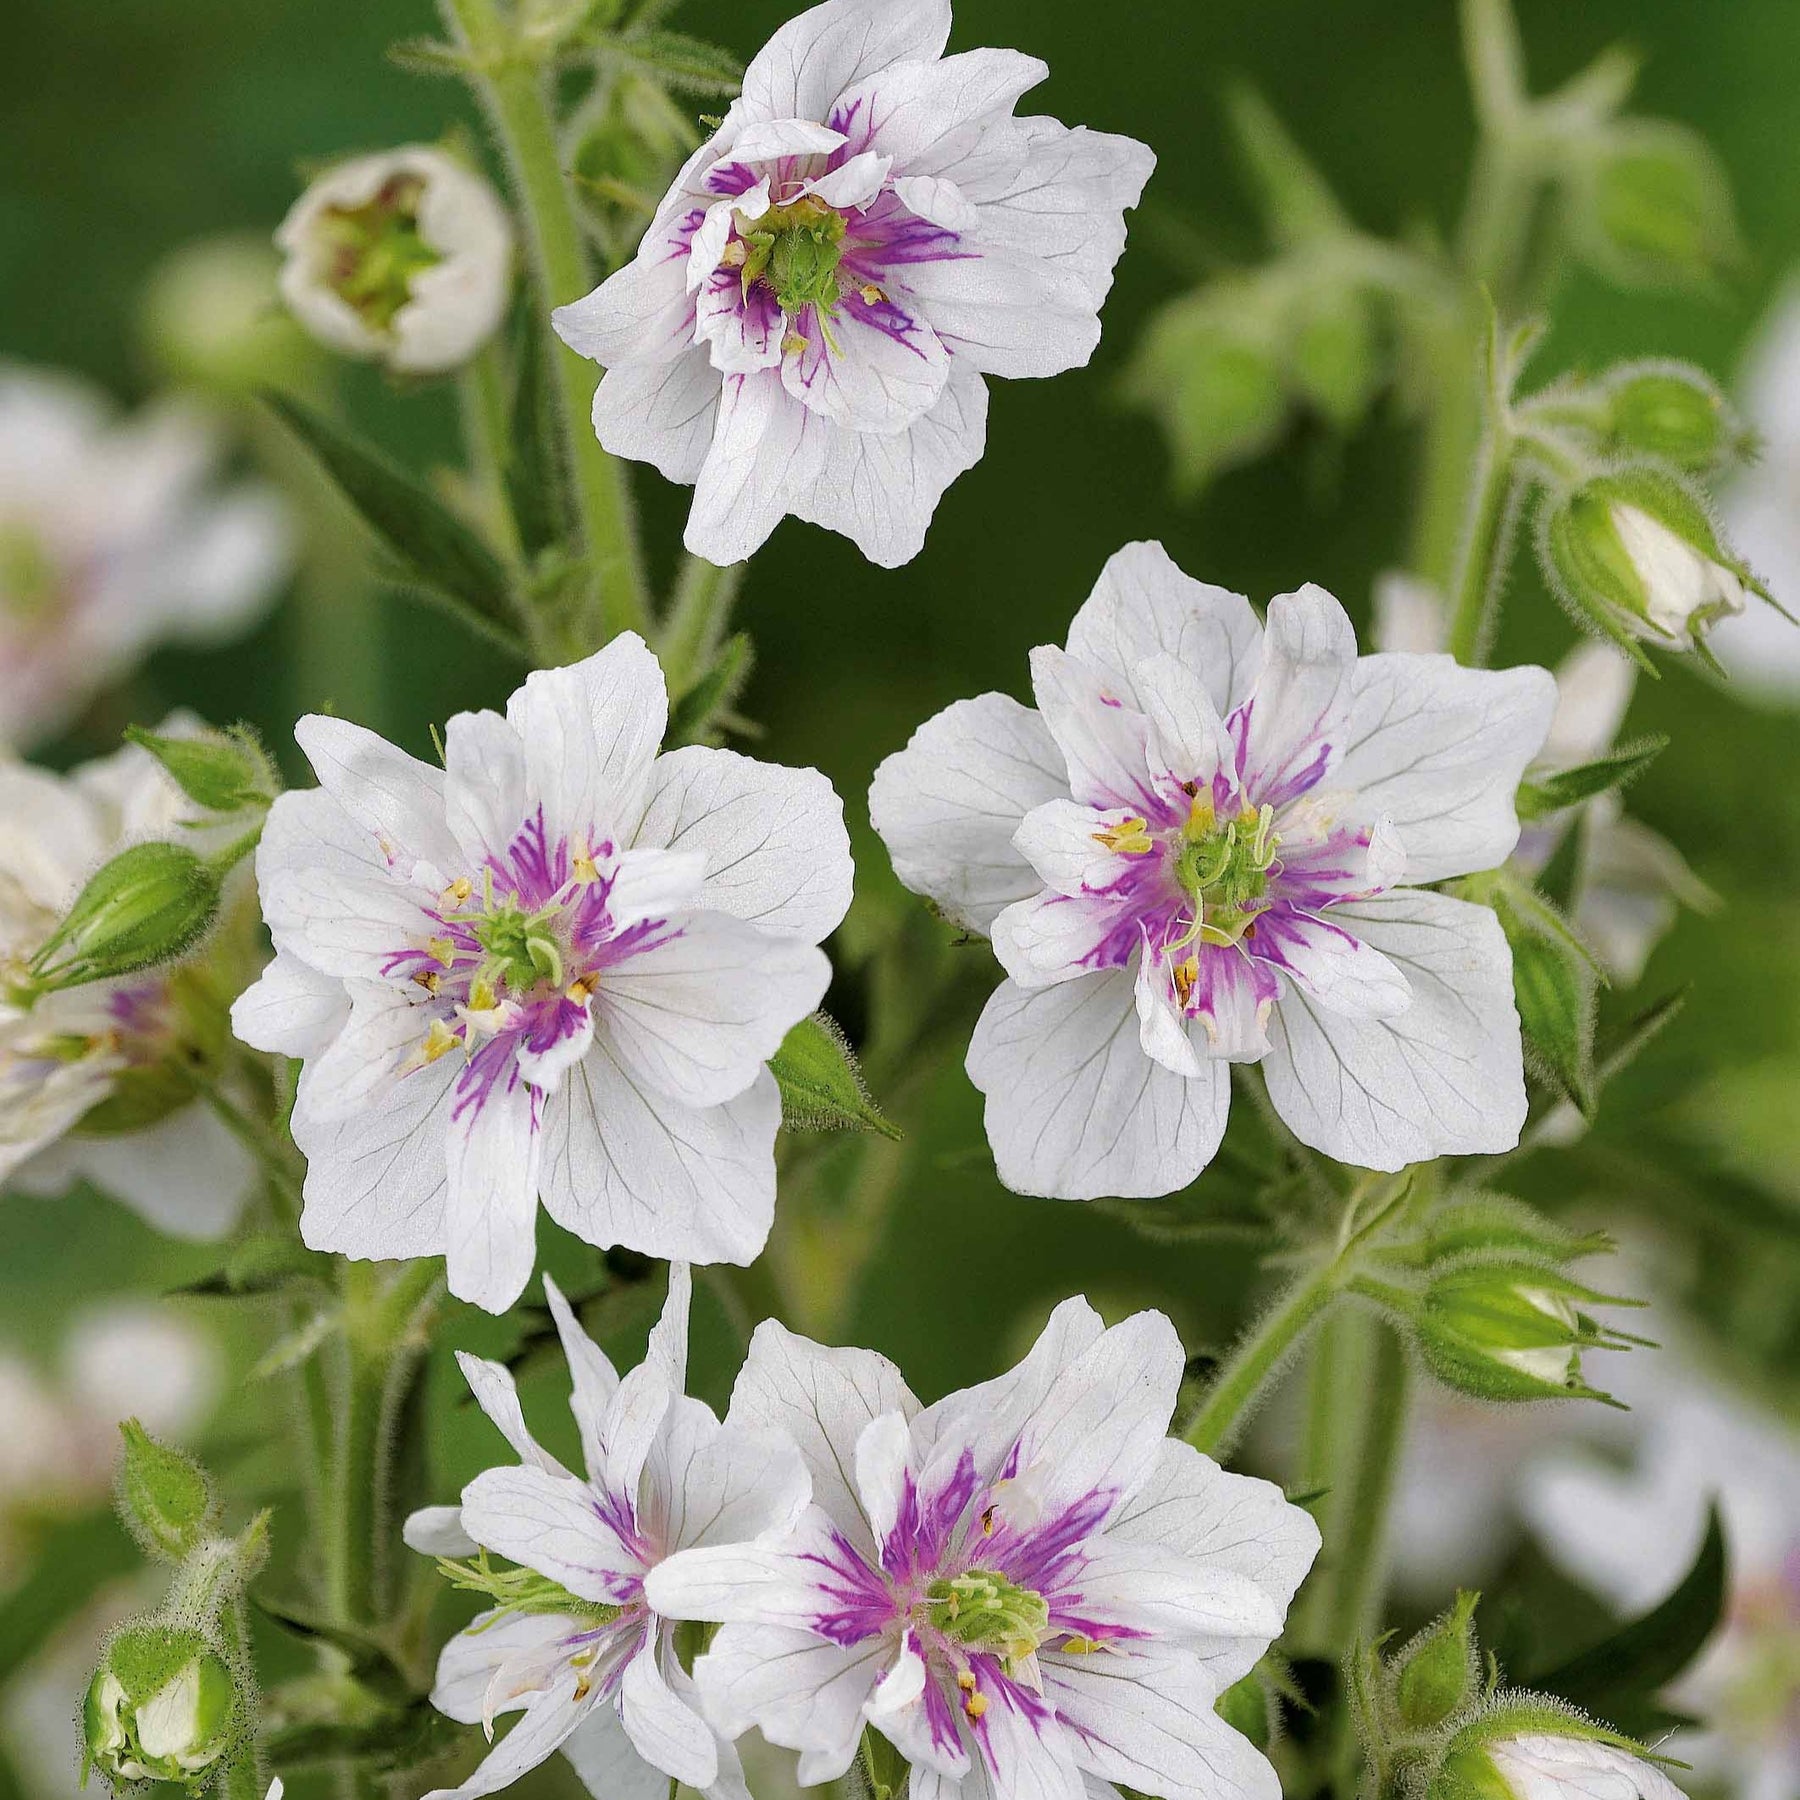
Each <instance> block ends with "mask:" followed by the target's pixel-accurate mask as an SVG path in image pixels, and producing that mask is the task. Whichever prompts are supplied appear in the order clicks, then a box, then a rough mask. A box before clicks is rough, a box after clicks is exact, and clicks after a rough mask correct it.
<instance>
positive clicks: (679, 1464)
mask: <svg viewBox="0 0 1800 1800" xmlns="http://www.w3.org/2000/svg"><path fill="white" fill-rule="evenodd" d="M544 1290H545V1294H546V1297H547V1298H548V1300H549V1302H550V1309H551V1312H552V1313H553V1314H554V1315H555V1318H556V1326H557V1330H558V1332H559V1333H560V1334H561V1337H562V1341H563V1348H564V1351H565V1352H566V1354H567V1356H568V1359H569V1373H570V1375H571V1377H572V1378H573V1381H574V1393H573V1396H572V1399H571V1401H570V1405H571V1407H572V1408H573V1411H574V1414H575V1421H576V1424H577V1425H578V1426H579V1427H580V1432H581V1445H582V1453H583V1456H584V1459H585V1464H586V1470H585V1475H582V1476H577V1475H572V1474H570V1473H569V1471H568V1470H567V1469H565V1468H564V1467H563V1466H562V1464H561V1463H560V1462H558V1461H557V1460H556V1458H555V1457H553V1456H551V1455H550V1454H549V1453H548V1452H547V1451H546V1450H544V1449H543V1448H541V1446H540V1445H539V1444H538V1443H537V1441H536V1440H535V1439H534V1438H533V1437H532V1435H531V1433H530V1431H529V1430H528V1429H527V1428H526V1425H525V1422H524V1419H523V1417H522V1415H521V1413H520V1411H519V1400H518V1395H517V1394H516V1392H515V1391H514V1388H513V1382H512V1377H511V1376H510V1375H509V1374H508V1373H507V1371H506V1370H505V1369H504V1368H503V1367H502V1366H501V1365H500V1364H498V1363H488V1362H482V1361H481V1360H479V1359H478V1358H476V1357H472V1356H462V1357H460V1358H459V1359H458V1360H459V1361H460V1362H461V1364H462V1368H463V1373H464V1374H465V1375H467V1376H468V1378H469V1385H470V1386H471V1387H472V1388H473V1389H474V1391H475V1397H476V1399H477V1400H478V1401H480V1403H481V1406H482V1408H483V1410H484V1411H485V1412H486V1413H487V1415H488V1417H489V1418H491V1419H492V1420H493V1421H494V1423H495V1424H496V1425H498V1426H499V1427H500V1429H501V1431H502V1432H503V1433H505V1435H506V1438H507V1440H508V1442H509V1443H510V1444H511V1445H512V1447H513V1450H514V1451H515V1452H516V1454H517V1455H518V1457H519V1459H520V1460H519V1464H518V1466H516V1467H510V1468H499V1469H489V1470H488V1471H487V1472H486V1473H485V1474H482V1475H478V1476H476V1478H475V1479H474V1480H473V1481H472V1482H470V1483H469V1485H468V1486H467V1487H465V1488H464V1489H463V1492H462V1503H461V1505H460V1507H454V1506H450V1507H430V1508H427V1509H426V1510H425V1511H423V1512H419V1513H415V1514H414V1515H413V1516H412V1518H411V1519H409V1520H408V1521H407V1526H406V1541H407V1542H408V1544H410V1545H411V1546H412V1547H413V1548H414V1549H416V1550H423V1551H426V1552H428V1553H431V1554H435V1555H439V1556H446V1557H474V1556H476V1555H477V1554H478V1553H479V1557H480V1560H479V1562H477V1563H476V1564H475V1565H474V1567H473V1568H470V1569H468V1570H467V1571H466V1572H465V1574H464V1575H463V1581H464V1584H465V1585H467V1586H470V1587H475V1588H478V1589H479V1590H480V1591H483V1592H486V1593H488V1594H490V1595H491V1597H492V1598H493V1599H494V1600H495V1601H496V1602H497V1604H495V1605H493V1606H491V1607H490V1608H489V1609H488V1610H487V1611H485V1612H483V1613H481V1614H480V1615H478V1616H477V1618H476V1619H475V1622H474V1623H473V1624H472V1625H470V1626H469V1628H468V1629H467V1630H466V1631H463V1632H461V1633H459V1634H458V1635H457V1636H456V1637H454V1638H452V1639H451V1640H450V1642H449V1643H448V1644H446V1645H445V1646H444V1650H443V1654H442V1655H441V1656H440V1657H439V1659H438V1668H437V1681H436V1684H435V1685H434V1686H433V1688H432V1693H431V1699H432V1704H433V1705H434V1706H436V1707H437V1708H438V1710H439V1711H440V1712H444V1713H448V1714H449V1716H450V1717H451V1718H453V1719H459V1720H461V1721H462V1722H463V1723H464V1724H469V1725H473V1724H476V1723H479V1724H481V1725H482V1726H483V1727H484V1728H485V1730H486V1731H487V1734H488V1736H489V1738H490V1739H491V1738H492V1736H493V1733H494V1719H495V1716H496V1715H497V1714H499V1713H509V1712H520V1713H523V1715H524V1716H523V1717H522V1718H521V1719H520V1720H519V1722H518V1723H517V1724H516V1725H515V1726H514V1727H513V1728H512V1730H511V1731H510V1732H509V1733H508V1734H507V1735H506V1736H505V1737H504V1738H503V1739H502V1740H501V1741H500V1743H499V1744H498V1745H496V1746H495V1748H494V1749H493V1751H492V1752H490V1754H489V1755H488V1757H487V1758H486V1760H485V1761H484V1762H483V1763H482V1764H481V1766H480V1767H479V1768H478V1769H477V1770H476V1771H475V1772H474V1774H473V1775H471V1776H470V1777H469V1779H468V1780H467V1781H465V1782H464V1783H463V1784H462V1785H461V1786H460V1787H458V1788H455V1789H440V1790H439V1791H438V1792H437V1793H435V1794H433V1795H431V1796H429V1797H428V1800H473V1797H474V1796H476V1795H479V1794H491V1793H493V1792H495V1791H496V1790H497V1789H499V1788H503V1787H507V1786H509V1785H510V1784H511V1783H512V1782H514V1781H516V1780H518V1778H519V1777H520V1776H521V1775H523V1774H525V1773H526V1772H527V1771H528V1770H530V1769H533V1768H535V1767H536V1766H537V1765H538V1764H539V1763H541V1762H543V1761H544V1760H545V1758H547V1757H549V1756H552V1755H554V1754H555V1752H556V1751H558V1750H561V1751H562V1752H563V1753H564V1755H566V1756H567V1757H568V1759H569V1760H570V1762H571V1763H573V1764H574V1765H575V1770H576V1773H577V1774H579V1775H580V1776H581V1778H582V1780H583V1782H584V1783H585V1784H586V1785H587V1787H588V1790H589V1791H590V1792H591V1793H593V1794H595V1795H597V1796H599V1800H660V1797H661V1796H663V1795H666V1794H668V1793H671V1792H672V1791H673V1789H674V1787H675V1784H676V1783H677V1782H679V1783H681V1784H682V1785H683V1786H685V1787H689V1788H696V1789H699V1790H700V1791H701V1792H703V1793H706V1794H708V1795H710V1796H712V1800H749V1795H748V1790H747V1789H746V1788H745V1786H744V1777H743V1771H742V1769H741V1767H740V1766H739V1763H738V1759H737V1753H736V1751H735V1750H733V1748H732V1746H731V1740H730V1738H728V1737H721V1736H720V1735H719V1734H717V1733H716V1732H714V1731H713V1730H712V1728H711V1727H710V1726H709V1725H708V1724H707V1722H706V1720H705V1719H704V1718H703V1717H702V1715H701V1712H700V1706H699V1699H698V1696H697V1695H696V1693H695V1691H694V1684H693V1682H692V1680H691V1679H690V1678H689V1676H688V1674H687V1672H686V1671H685V1670H684V1669H683V1668H682V1666H681V1664H680V1662H679V1661H678V1660H677V1657H676V1654H675V1626H674V1623H673V1622H672V1620H671V1619H670V1618H668V1617H667V1616H665V1615H664V1613H663V1612H662V1610H661V1609H660V1608H659V1607H658V1606H657V1604H656V1602H655V1600H654V1599H653V1598H651V1597H650V1596H649V1594H648V1591H647V1590H648V1579H649V1577H651V1576H652V1575H653V1574H654V1572H655V1570H656V1569H657V1567H658V1566H659V1565H660V1564H661V1563H662V1562H663V1561H664V1559H665V1558H668V1557H671V1556H676V1555H679V1554H680V1553H681V1552H683V1551H688V1552H697V1553H700V1554H706V1553H708V1552H709V1551H710V1552H713V1553H720V1552H724V1553H729V1552H732V1551H737V1552H743V1553H746V1554H747V1553H749V1552H750V1551H751V1550H752V1547H753V1545H755V1544H757V1543H763V1542H771V1541H774V1540H775V1539H777V1538H779V1537H780V1536H781V1534H783V1533H785V1532H786V1531H787V1530H788V1529H789V1528H790V1527H791V1526H792V1525H793V1523H794V1521H795V1519H796V1518H798V1516H799V1514H800V1512H801V1509H802V1508H804V1507H805V1505H806V1503H807V1496H808V1492H809V1485H808V1481H807V1473H806V1468H805V1466H804V1464H803V1462H802V1460H801V1456H800V1452H799V1451H798V1450H797V1449H796V1448H795V1446H794V1444H793V1442H792V1441H791V1440H790V1439H789V1438H788V1437H787V1436H786V1435H785V1434H784V1433H783V1432H782V1431H781V1429H780V1428H779V1427H778V1426H774V1427H770V1426H765V1427H762V1428H759V1429H758V1428H746V1427H744V1426H742V1425H739V1424H726V1425H721V1424H720V1423H719V1421H718V1419H717V1418H716V1417H715V1416H714V1415H713V1412H712V1410H711V1408H710V1407H708V1406H706V1405H705V1404H703V1403H702V1402H701V1401H698V1400H692V1399H689V1398H688V1397H687V1395H686V1393H685V1392H684V1389H685V1388H686V1385H687V1334H688V1306H689V1298H690V1291H691V1281H690V1276H689V1273H688V1269H687V1266H686V1264H684V1263H675V1264H672V1265H671V1266H670V1269H669V1297H668V1300H667V1302H666V1304H665V1305H664V1307H663V1314H662V1318H661V1320H660V1321H659V1322H658V1324H657V1326H656V1328H655V1329H654V1330H653V1331H652V1332H651V1334H650V1343H649V1347H648V1349H647V1350H646V1352H645V1356H644V1360H643V1362H642V1363H641V1364H639V1366H638V1367H637V1368H635V1369H633V1370H632V1371H631V1372H630V1374H628V1375H626V1376H625V1377H624V1378H623V1379H621V1378H620V1377H619V1375H618V1373H617V1372H616V1371H615V1370H614V1368H613V1366H612V1364H611V1363H610V1362H609V1361H608V1360H607V1358H606V1356H605V1355H604V1353H603V1352H602V1351H601V1350H600V1349H599V1347H598V1346H597V1345H596V1344H595V1343H594V1342H593V1341H592V1339H590V1338H589V1337H588V1335H587V1333H586V1332H585V1331H583V1330H582V1328H581V1325H580V1323H579V1321H578V1320H577V1319H576V1317H575V1314H574V1312H573V1311H572V1309H571V1308H570V1307H569V1305H568V1303H567V1302H566V1301H565V1300H564V1299H563V1297H562V1295H561V1294H560V1293H559V1292H558V1291H557V1289H556V1287H555V1285H554V1284H553V1283H551V1282H550V1281H548V1280H546V1281H545V1283H544ZM489 1552H492V1553H493V1554H494V1555H496V1556H500V1557H504V1558H506V1559H507V1560H508V1561H511V1562H514V1563H516V1564H518V1565H519V1566H518V1567H517V1568H516V1569H507V1570H499V1571H497V1570H494V1569H493V1568H492V1566H491V1565H490V1564H489V1562H488V1560H487V1555H488V1553H489Z"/></svg>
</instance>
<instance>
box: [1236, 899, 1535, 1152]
mask: <svg viewBox="0 0 1800 1800" xmlns="http://www.w3.org/2000/svg"><path fill="white" fill-rule="evenodd" d="M1333 913H1334V917H1335V919H1336V920H1337V921H1338V922H1339V923H1340V924H1342V925H1343V926H1345V927H1346V928H1347V929H1348V930H1351V931H1354V932H1355V933H1356V935H1357V936H1358V937H1359V938H1361V939H1362V940H1363V941H1364V942H1365V943H1368V944H1370V945H1372V946H1373V947H1374V948H1375V949H1376V950H1378V951H1380V952H1381V953H1382V954H1383V955H1385V956H1386V957H1387V958H1388V960H1389V961H1390V962H1392V963H1393V964H1394V965H1395V966H1396V967H1397V968H1398V969H1399V971H1400V973H1401V974H1402V975H1403V976H1404V977H1405V978H1406V982H1407V985H1408V986H1409V987H1410V988H1411V990H1412V1004H1411V1005H1409V1006H1408V1007H1407V1009H1406V1010H1405V1011H1404V1012H1403V1013H1400V1014H1399V1015H1398V1016H1397V1017H1395V1018H1391V1019H1367V1018H1347V1017H1345V1016H1344V1015H1343V1014H1341V1013H1334V1012H1330V1011H1327V1010H1326V1009H1325V1008H1324V1007H1323V1006H1321V1005H1320V1004H1319V1003H1318V1002H1317V1001H1315V1000H1313V999H1312V998H1311V996H1310V995H1308V994H1307V993H1305V992H1304V991H1303V990H1301V989H1299V988H1294V989H1292V990H1290V992H1289V993H1287V994H1286V995H1284V996H1283V998H1282V1001H1281V1004H1280V1006H1279V1007H1277V1009H1276V1012H1275V1016H1274V1020H1273V1023H1272V1025H1271V1030H1270V1038H1271V1044H1272V1048H1271V1052H1270V1054H1269V1056H1268V1058H1267V1059H1266V1061H1265V1063H1264V1065H1263V1073H1264V1075H1265V1077H1266V1078H1267V1081H1268V1084H1269V1096H1270V1098H1271V1099H1272V1100H1273V1101H1274V1103H1275V1108H1276V1110H1277V1111H1278V1112H1279V1113H1280V1114H1281V1116H1282V1118H1283V1119H1284V1120H1285V1121H1286V1122H1287V1124H1288V1126H1289V1127H1290V1129H1291V1130H1292V1131H1293V1132H1294V1134H1295V1135H1296V1136H1297V1137H1298V1138H1299V1139H1300V1140H1301V1141H1302V1142H1303V1143H1306V1144H1310V1145H1311V1146H1312V1147H1313V1148H1314V1149H1316V1150H1322V1151H1323V1152H1324V1153H1325V1154H1326V1155H1327V1156H1333V1157H1336V1158H1337V1159H1338V1160H1339V1161H1341V1162H1348V1163H1352V1164H1354V1165H1355V1166H1356V1167H1358V1168H1372V1169H1400V1168H1404V1167H1405V1166H1406V1164H1408V1163H1413V1162H1427V1161H1429V1160H1430V1159H1431V1158H1432V1157H1435V1156H1457V1155H1480V1154H1492V1153H1496V1152H1499V1151H1502V1150H1510V1149H1511V1148H1512V1147H1513V1145H1514V1144H1516V1143H1517V1142H1518V1139H1519V1131H1520V1128H1521V1127H1522V1125H1523V1124H1524V1120H1525V1080H1524V1072H1523V1064H1522V1061H1521V1052H1520V1048H1519V1019H1518V1013H1517V1011H1516V1009H1515V1007H1514V1005H1513V992H1512V954H1511V951H1510V950H1509V949H1508V947H1507V943H1506V936H1505V933H1504V932H1502V931H1501V929H1500V925H1499V921H1498V920H1497V919H1496V918H1495V917H1494V915H1493V913H1491V912H1490V911H1489V910H1488V909H1487V908H1486V907H1481V906H1473V905H1471V904H1470V903H1469V902H1467V901H1465V900H1453V899H1451V898H1449V897H1448V896H1447V895H1444V894H1433V893H1426V892H1416V891H1411V890H1403V891H1401V892H1397V893H1393V894H1388V895H1385V896H1383V897H1382V898H1380V899H1376V900H1365V901H1353V902H1352V901H1347V902H1345V903H1344V904H1343V905H1342V906H1341V907H1338V908H1334V909H1333Z"/></svg>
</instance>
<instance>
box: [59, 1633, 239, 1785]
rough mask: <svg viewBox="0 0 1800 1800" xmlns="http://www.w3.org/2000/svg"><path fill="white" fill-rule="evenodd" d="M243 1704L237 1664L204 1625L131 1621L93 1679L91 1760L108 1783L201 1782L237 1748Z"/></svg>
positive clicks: (85, 1721)
mask: <svg viewBox="0 0 1800 1800" xmlns="http://www.w3.org/2000/svg"><path fill="white" fill-rule="evenodd" d="M239 1723H240V1709H239V1707H238V1704H237V1684H236V1682H235V1681H234V1680H233V1678H232V1674H231V1670H230V1669H229V1668H228V1667H227V1666H226V1664H225V1660H224V1658H222V1657H221V1656H220V1655H219V1654H218V1652H217V1651H216V1650H214V1649H213V1648H212V1646H211V1645H210V1644H209V1643H208V1642H207V1640H206V1639H205V1637H204V1636H202V1635H201V1633H199V1632H198V1631H195V1630H192V1629H191V1628H188V1627H186V1626H179V1625H165V1624H159V1623H151V1624H143V1625H132V1626H127V1627H126V1629H125V1630H123V1631H122V1632H120V1633H119V1635H118V1636H117V1637H116V1638H114V1639H113V1641H112V1643H111V1645H110V1646H109V1647H108V1649H107V1652H106V1657H105V1660H104V1661H103V1662H102V1663H101V1665H100V1667H99V1668H98V1669H97V1670H96V1671H95V1673H94V1679H93V1680H92V1681H91V1682H90V1683H89V1684H88V1691H87V1699H86V1702H85V1704H84V1706H83V1709H82V1725H83V1730H84V1734H85V1737H86V1742H87V1751H86V1756H87V1762H88V1764H89V1765H90V1766H92V1767H94V1768H97V1769H99V1771H100V1772H101V1774H103V1775H104V1776H106V1777H107V1779H108V1780H109V1781H115V1782H133V1781H174V1782H181V1783H183V1784H186V1783H190V1782H192V1781H194V1780H195V1779H196V1778H197V1777H200V1776H202V1775H204V1774H205V1773H206V1772H207V1771H208V1770H210V1769H211V1768H212V1767H213V1765H214V1764H215V1763H217V1762H218V1760H219V1759H220V1757H222V1756H223V1755H225V1753H226V1752H227V1751H228V1750H230V1748H231V1747H232V1744H233V1742H234V1740H235V1739H236V1737H237V1733H238V1728H239Z"/></svg>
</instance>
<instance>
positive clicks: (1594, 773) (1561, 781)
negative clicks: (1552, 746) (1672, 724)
mask: <svg viewBox="0 0 1800 1800" xmlns="http://www.w3.org/2000/svg"><path fill="white" fill-rule="evenodd" d="M1668 747H1669V740H1668V738H1667V737H1666V736H1665V735H1664V734H1662V733H1661V732H1658V733H1657V734H1655V735H1654V736H1652V737H1643V738H1638V739H1635V740H1634V741H1633V742H1631V743H1629V744H1621V745H1619V746H1618V747H1617V748H1616V749H1613V750H1609V751H1608V752H1607V753H1606V754H1605V755H1604V756H1600V757H1596V758H1595V759H1594V760H1593V761H1592V762H1585V763H1579V764H1577V765H1576V766H1575V767H1574V768H1572V769H1558V770H1557V771H1556V772H1555V773H1554V774H1551V775H1544V776H1540V777H1539V778H1538V779H1537V780H1535V781H1523V782H1521V783H1520V784H1519V799H1518V809H1519V817H1520V818H1521V819H1542V818H1544V817H1546V816H1547V815H1549V814H1550V813H1554V812H1561V811H1562V810H1563V808H1564V807H1567V806H1579V805H1581V803H1582V802H1583V801H1584V800H1592V799H1593V798H1594V797H1595V796H1596V795H1598V794H1605V793H1610V792H1611V791H1612V790H1613V789H1615V788H1621V787H1625V786H1626V785H1628V784H1629V783H1631V782H1633V781H1636V780H1637V778H1638V777H1639V776H1640V775H1641V774H1643V772H1644V771H1645V770H1646V769H1647V768H1649V766H1650V765H1651V764H1652V763H1653V762H1655V761H1656V759H1657V758H1658V757H1659V756H1660V755H1662V753H1663V751H1664V750H1666V749H1667V748H1668Z"/></svg>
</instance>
